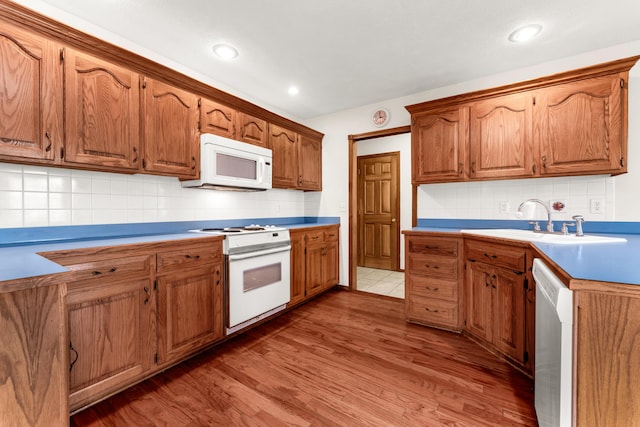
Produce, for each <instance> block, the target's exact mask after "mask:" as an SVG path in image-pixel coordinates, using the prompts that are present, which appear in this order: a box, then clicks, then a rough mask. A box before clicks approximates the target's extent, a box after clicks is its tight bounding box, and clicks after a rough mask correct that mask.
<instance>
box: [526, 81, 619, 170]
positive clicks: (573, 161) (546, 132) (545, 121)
mask: <svg viewBox="0 0 640 427" xmlns="http://www.w3.org/2000/svg"><path fill="white" fill-rule="evenodd" d="M627 81H628V73H627V72H624V73H616V74H611V75H606V76H602V77H597V78H593V79H587V80H580V81H577V82H572V83H566V84H563V85H558V86H553V87H549V88H546V89H544V90H541V91H539V92H538V93H537V94H536V133H535V137H536V142H537V144H538V146H539V147H540V165H541V169H540V174H541V175H543V176H547V175H563V174H565V175H573V174H577V173H580V172H582V171H585V170H588V171H590V172H592V173H597V172H602V173H613V174H617V173H623V172H626V170H627V165H626V163H627V133H626V128H627V121H626V108H627V96H626V92H627Z"/></svg>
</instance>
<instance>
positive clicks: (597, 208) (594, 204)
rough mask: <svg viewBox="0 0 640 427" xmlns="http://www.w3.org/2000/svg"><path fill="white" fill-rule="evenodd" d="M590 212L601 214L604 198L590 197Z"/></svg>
mask: <svg viewBox="0 0 640 427" xmlns="http://www.w3.org/2000/svg"><path fill="white" fill-rule="evenodd" d="M589 210H590V212H591V213H592V214H603V213H604V200H602V199H591V205H590V209H589Z"/></svg>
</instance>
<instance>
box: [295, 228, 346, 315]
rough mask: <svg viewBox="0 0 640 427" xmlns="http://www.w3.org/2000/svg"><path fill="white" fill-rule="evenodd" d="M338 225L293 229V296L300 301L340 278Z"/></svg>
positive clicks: (296, 302) (324, 288)
mask: <svg viewBox="0 0 640 427" xmlns="http://www.w3.org/2000/svg"><path fill="white" fill-rule="evenodd" d="M339 230H340V227H339V226H338V225H331V226H322V227H310V228H300V229H293V230H290V231H289V233H290V234H291V300H290V302H289V307H292V306H294V305H296V304H299V303H301V302H303V301H306V300H307V299H309V298H311V297H313V296H315V295H317V294H319V293H320V292H322V291H324V290H326V289H329V288H330V287H332V286H334V285H337V284H338V282H339V281H340V274H339V267H338V266H339V264H340V252H339V242H338V237H339Z"/></svg>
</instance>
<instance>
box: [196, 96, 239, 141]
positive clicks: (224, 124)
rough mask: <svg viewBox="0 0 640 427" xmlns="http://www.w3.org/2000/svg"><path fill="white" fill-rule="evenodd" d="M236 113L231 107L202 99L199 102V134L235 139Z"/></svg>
mask: <svg viewBox="0 0 640 427" xmlns="http://www.w3.org/2000/svg"><path fill="white" fill-rule="evenodd" d="M236 118H237V113H236V110H234V109H233V108H231V107H227V106H226V105H223V104H220V103H219V102H215V101H212V100H210V99H207V98H203V99H202V100H201V102H200V132H202V133H212V134H215V135H219V136H224V137H225V138H231V139H233V138H235V136H236V120H237V119H236Z"/></svg>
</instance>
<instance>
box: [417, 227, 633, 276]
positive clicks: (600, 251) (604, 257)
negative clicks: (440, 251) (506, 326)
mask: <svg viewBox="0 0 640 427" xmlns="http://www.w3.org/2000/svg"><path fill="white" fill-rule="evenodd" d="M587 226H588V228H587ZM530 227H531V226H530V225H528V223H527V222H526V221H493V220H487V221H484V220H472V221H469V222H465V220H422V221H419V222H418V227H414V228H412V231H422V232H438V233H460V232H461V230H463V229H476V228H517V229H528V228H530ZM638 230H639V228H638V223H611V222H606V223H596V222H593V223H590V224H588V223H585V233H588V234H594V235H602V236H615V237H624V238H625V239H626V240H627V241H626V242H619V243H602V244H593V243H591V244H576V245H555V244H550V243H541V242H530V243H531V245H532V246H534V247H535V248H536V249H538V251H540V252H542V253H543V254H545V255H546V256H548V257H549V259H551V260H552V261H553V262H554V263H555V264H556V265H557V266H558V267H560V268H561V269H563V270H564V271H565V272H567V274H569V275H570V276H571V277H572V278H574V279H583V280H591V281H597V282H611V283H624V284H630V285H640V266H636V265H635V263H636V262H638V260H639V259H640V234H639V233H638ZM625 231H626V232H625Z"/></svg>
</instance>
